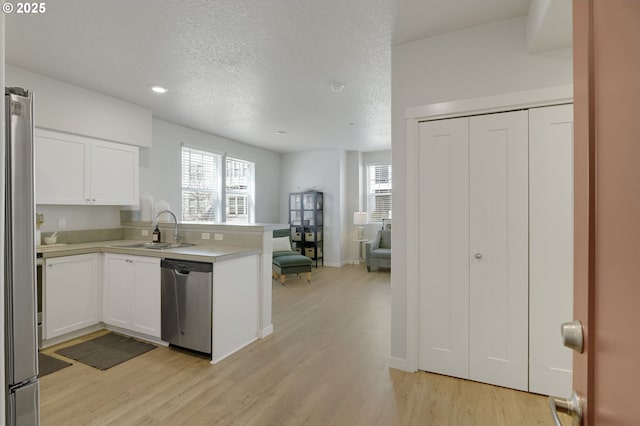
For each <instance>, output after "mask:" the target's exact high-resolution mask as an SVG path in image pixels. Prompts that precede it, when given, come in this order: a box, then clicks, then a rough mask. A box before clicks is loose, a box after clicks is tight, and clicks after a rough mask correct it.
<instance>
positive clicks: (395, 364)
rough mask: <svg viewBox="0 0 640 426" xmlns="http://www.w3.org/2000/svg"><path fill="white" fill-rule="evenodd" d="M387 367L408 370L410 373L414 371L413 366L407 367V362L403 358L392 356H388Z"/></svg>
mask: <svg viewBox="0 0 640 426" xmlns="http://www.w3.org/2000/svg"><path fill="white" fill-rule="evenodd" d="M389 368H395V369H396V370H402V371H408V372H410V373H413V372H415V371H416V370H414V369H413V368H410V367H409V362H408V361H407V360H406V359H404V358H396V357H394V356H390V357H389Z"/></svg>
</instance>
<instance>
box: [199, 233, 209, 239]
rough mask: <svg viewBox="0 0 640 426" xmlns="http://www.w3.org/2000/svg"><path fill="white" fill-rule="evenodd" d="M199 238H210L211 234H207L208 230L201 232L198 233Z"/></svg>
mask: <svg viewBox="0 0 640 426" xmlns="http://www.w3.org/2000/svg"><path fill="white" fill-rule="evenodd" d="M200 238H202V239H203V240H210V239H211V234H209V233H208V232H203V233H202V234H200Z"/></svg>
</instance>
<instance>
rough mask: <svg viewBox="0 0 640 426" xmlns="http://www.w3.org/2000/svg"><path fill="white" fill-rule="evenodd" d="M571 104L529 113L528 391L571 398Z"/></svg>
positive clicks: (538, 109)
mask: <svg viewBox="0 0 640 426" xmlns="http://www.w3.org/2000/svg"><path fill="white" fill-rule="evenodd" d="M572 319H573V106H572V105H555V106H550V107H544V108H532V109H530V110H529V391H531V392H535V393H540V394H544V395H569V394H571V378H572V374H571V372H572V367H571V359H572V356H573V355H572V353H571V350H570V349H569V348H565V347H564V346H562V345H561V339H560V334H559V333H558V330H559V329H560V324H562V323H564V322H569V321H571V320H572Z"/></svg>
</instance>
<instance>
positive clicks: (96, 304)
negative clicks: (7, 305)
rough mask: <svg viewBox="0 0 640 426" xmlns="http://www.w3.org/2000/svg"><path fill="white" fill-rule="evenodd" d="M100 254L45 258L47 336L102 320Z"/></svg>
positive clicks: (74, 329) (45, 325) (50, 336)
mask: <svg viewBox="0 0 640 426" xmlns="http://www.w3.org/2000/svg"><path fill="white" fill-rule="evenodd" d="M98 259H99V255H98V254H85V255H80V256H66V257H59V258H54V259H47V260H46V261H45V272H44V273H45V276H44V288H45V290H44V291H45V298H44V316H45V318H44V330H45V332H44V335H45V338H46V339H51V338H52V337H57V336H60V335H62V334H65V333H69V332H71V331H76V330H80V329H82V328H84V327H88V326H90V325H94V324H97V323H99V322H100V319H101V316H102V315H101V314H102V311H101V309H100V291H99V290H100V279H99V277H100V270H99V262H98Z"/></svg>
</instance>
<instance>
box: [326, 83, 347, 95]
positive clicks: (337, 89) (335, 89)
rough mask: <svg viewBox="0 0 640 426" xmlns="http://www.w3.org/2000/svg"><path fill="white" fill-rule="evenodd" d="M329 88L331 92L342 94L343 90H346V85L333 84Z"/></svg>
mask: <svg viewBox="0 0 640 426" xmlns="http://www.w3.org/2000/svg"><path fill="white" fill-rule="evenodd" d="M329 87H330V88H331V91H332V92H333V93H340V92H342V89H344V84H342V83H331V84H330V85H329Z"/></svg>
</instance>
